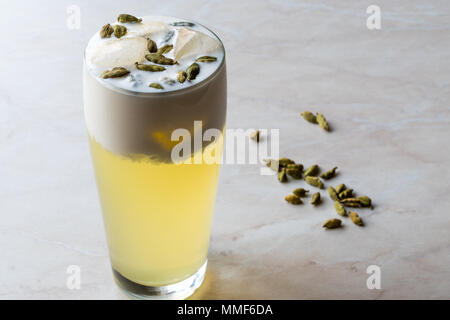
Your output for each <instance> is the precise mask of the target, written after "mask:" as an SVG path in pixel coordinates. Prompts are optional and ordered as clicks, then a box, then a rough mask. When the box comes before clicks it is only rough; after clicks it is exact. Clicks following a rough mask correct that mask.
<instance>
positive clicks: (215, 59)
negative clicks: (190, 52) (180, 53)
mask: <svg viewBox="0 0 450 320" xmlns="http://www.w3.org/2000/svg"><path fill="white" fill-rule="evenodd" d="M195 61H197V62H214V61H217V58H216V57H210V56H203V57H199V58H197V60H195Z"/></svg>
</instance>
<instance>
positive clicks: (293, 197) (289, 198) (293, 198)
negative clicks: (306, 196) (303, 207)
mask: <svg viewBox="0 0 450 320" xmlns="http://www.w3.org/2000/svg"><path fill="white" fill-rule="evenodd" d="M284 199H285V200H286V201H287V202H289V203H290V204H303V201H302V199H300V198H299V197H297V196H296V195H295V194H290V195H288V196H286V197H284Z"/></svg>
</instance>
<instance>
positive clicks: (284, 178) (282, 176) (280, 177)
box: [278, 169, 288, 182]
mask: <svg viewBox="0 0 450 320" xmlns="http://www.w3.org/2000/svg"><path fill="white" fill-rule="evenodd" d="M278 181H280V182H287V181H288V178H287V175H286V169H283V170H281V171H280V172H279V173H278Z"/></svg>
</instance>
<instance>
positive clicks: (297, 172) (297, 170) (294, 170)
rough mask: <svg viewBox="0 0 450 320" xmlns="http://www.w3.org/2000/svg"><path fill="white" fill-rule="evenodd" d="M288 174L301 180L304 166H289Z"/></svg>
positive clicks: (287, 168)
mask: <svg viewBox="0 0 450 320" xmlns="http://www.w3.org/2000/svg"><path fill="white" fill-rule="evenodd" d="M286 173H287V174H288V175H290V176H291V177H292V178H294V179H301V178H302V174H303V166H302V165H301V164H288V165H287V166H286Z"/></svg>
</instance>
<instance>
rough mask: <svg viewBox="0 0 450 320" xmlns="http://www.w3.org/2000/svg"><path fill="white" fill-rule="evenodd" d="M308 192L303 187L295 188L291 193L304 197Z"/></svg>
mask: <svg viewBox="0 0 450 320" xmlns="http://www.w3.org/2000/svg"><path fill="white" fill-rule="evenodd" d="M308 192H309V190H306V189H303V188H297V189H295V190H294V191H292V193H293V194H295V195H296V196H297V197H304V196H306V194H307V193H308Z"/></svg>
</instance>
